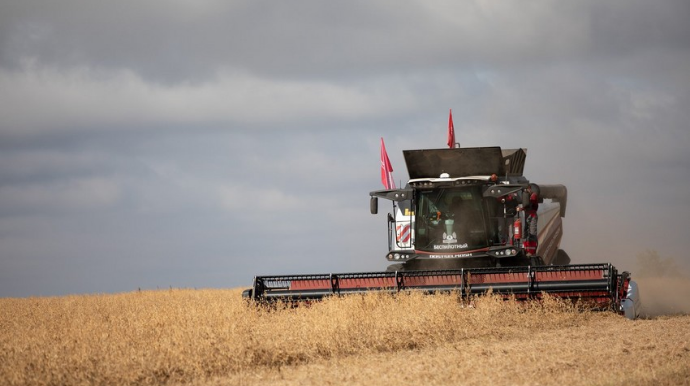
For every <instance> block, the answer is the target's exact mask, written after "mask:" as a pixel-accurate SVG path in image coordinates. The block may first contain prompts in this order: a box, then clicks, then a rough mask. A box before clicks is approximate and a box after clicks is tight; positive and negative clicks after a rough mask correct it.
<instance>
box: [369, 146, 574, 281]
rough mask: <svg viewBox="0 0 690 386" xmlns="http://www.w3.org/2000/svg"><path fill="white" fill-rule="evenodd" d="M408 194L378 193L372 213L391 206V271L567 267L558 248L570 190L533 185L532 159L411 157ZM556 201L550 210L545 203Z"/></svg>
mask: <svg viewBox="0 0 690 386" xmlns="http://www.w3.org/2000/svg"><path fill="white" fill-rule="evenodd" d="M403 154H404V156H405V162H406V164H407V167H408V172H409V174H410V180H409V182H408V183H407V185H406V186H405V188H404V189H396V190H379V191H373V192H370V196H371V203H370V209H371V212H372V213H373V214H376V213H377V212H378V199H379V198H382V199H386V200H390V201H392V203H393V213H395V215H392V214H390V213H389V215H388V236H389V237H388V245H389V252H388V254H387V255H386V258H387V260H388V261H390V262H391V263H393V264H392V265H391V266H390V267H389V270H391V271H403V270H422V269H457V268H469V267H501V266H504V267H505V266H526V265H531V266H535V265H544V264H567V263H568V262H569V259H568V258H567V255H565V252H563V251H559V249H558V247H559V244H560V239H561V235H562V222H561V217H562V216H564V215H565V205H566V199H567V190H566V188H565V186H563V185H544V186H539V185H536V184H531V183H530V182H529V181H528V180H527V179H526V178H525V177H524V176H523V175H522V171H523V168H524V162H525V158H526V151H525V150H524V149H511V150H502V149H501V148H499V147H482V148H453V149H430V150H407V151H404V152H403ZM545 198H546V199H548V201H547V202H544V199H545Z"/></svg>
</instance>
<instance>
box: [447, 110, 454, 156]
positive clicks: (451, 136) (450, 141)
mask: <svg viewBox="0 0 690 386" xmlns="http://www.w3.org/2000/svg"><path fill="white" fill-rule="evenodd" d="M453 146H455V127H453V109H450V115H449V116H448V147H449V148H451V149H452V148H453Z"/></svg>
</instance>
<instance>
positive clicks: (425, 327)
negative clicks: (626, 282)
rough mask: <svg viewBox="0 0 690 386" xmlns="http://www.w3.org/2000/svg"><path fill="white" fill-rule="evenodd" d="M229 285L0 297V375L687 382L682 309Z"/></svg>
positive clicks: (31, 378) (4, 380) (166, 381)
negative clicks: (278, 302)
mask: <svg viewBox="0 0 690 386" xmlns="http://www.w3.org/2000/svg"><path fill="white" fill-rule="evenodd" d="M240 293H241V290H239V289H237V290H193V289H170V290H158V291H137V292H131V293H123V294H114V295H81V296H64V297H44V298H25V299H13V298H3V299H0V384H3V385H179V384H190V385H261V384H285V385H309V384H319V385H323V384H333V385H341V384H350V385H393V384H396V385H397V384H409V383H412V382H415V383H422V382H423V383H424V384H429V385H444V384H468V385H474V384H476V385H479V384H499V385H500V384H505V385H521V384H525V385H527V384H530V385H532V384H534V385H539V384H541V385H551V384H561V383H568V384H574V385H598V384H600V385H618V384H620V385H623V384H625V385H631V384H632V385H637V384H667V385H677V384H686V385H687V384H690V383H689V382H690V381H689V379H690V316H687V315H674V316H671V315H667V316H657V317H652V318H647V319H642V320H636V321H629V320H626V319H624V318H622V317H620V316H618V315H615V314H613V313H606V312H604V313H602V312H589V311H586V310H579V309H577V307H575V306H572V305H570V304H568V303H564V302H562V301H559V300H556V299H546V300H545V301H544V302H543V303H529V304H518V303H514V302H510V301H503V300H501V299H499V298H497V297H491V296H489V297H482V298H478V299H475V300H474V301H473V302H472V304H464V303H462V302H460V301H459V300H458V298H457V296H456V295H453V294H449V295H435V296H426V295H421V294H415V293H413V294H399V295H398V296H395V297H392V296H388V295H381V294H369V295H366V296H359V295H357V296H349V297H343V298H334V299H328V300H326V301H324V302H322V303H317V304H314V305H312V306H310V307H299V308H289V307H277V308H265V307H256V306H251V305H248V304H247V303H245V302H244V301H243V300H242V299H241V295H240Z"/></svg>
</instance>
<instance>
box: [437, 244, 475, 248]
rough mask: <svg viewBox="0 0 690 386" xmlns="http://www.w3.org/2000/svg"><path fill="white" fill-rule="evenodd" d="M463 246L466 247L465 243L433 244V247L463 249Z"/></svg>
mask: <svg viewBox="0 0 690 386" xmlns="http://www.w3.org/2000/svg"><path fill="white" fill-rule="evenodd" d="M465 248H467V243H464V244H454V245H441V244H434V249H465Z"/></svg>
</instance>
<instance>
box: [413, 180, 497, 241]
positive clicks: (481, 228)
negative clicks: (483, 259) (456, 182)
mask: <svg viewBox="0 0 690 386" xmlns="http://www.w3.org/2000/svg"><path fill="white" fill-rule="evenodd" d="M495 201H496V200H495V199H492V200H485V199H484V198H483V197H482V191H481V187H480V186H467V187H462V188H441V189H434V190H430V191H421V192H419V195H418V196H417V219H416V220H417V221H416V241H415V244H416V246H417V248H418V249H420V250H426V251H437V252H441V251H447V252H451V251H462V250H472V249H477V248H483V247H487V246H489V245H490V244H491V243H490V240H491V239H493V238H494V235H493V233H494V232H487V225H486V219H488V218H490V217H494V216H495V215H496V208H495V206H496V205H495ZM492 204H493V205H492ZM492 228H493V227H492ZM488 233H492V234H488ZM491 241H493V240H491Z"/></svg>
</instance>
